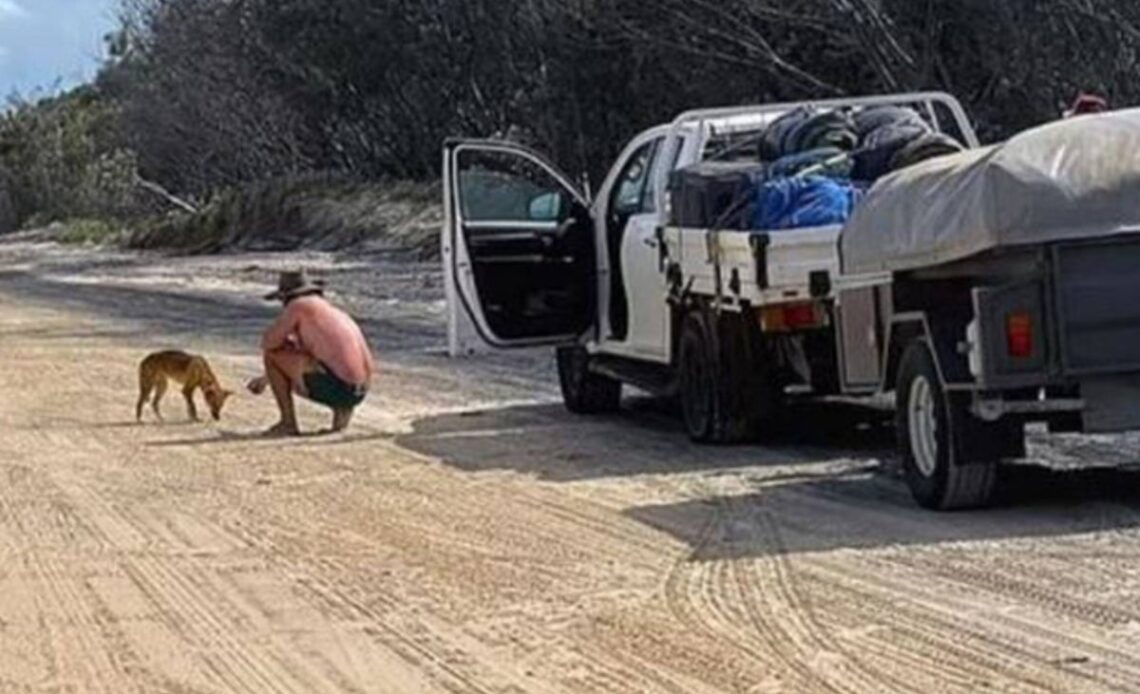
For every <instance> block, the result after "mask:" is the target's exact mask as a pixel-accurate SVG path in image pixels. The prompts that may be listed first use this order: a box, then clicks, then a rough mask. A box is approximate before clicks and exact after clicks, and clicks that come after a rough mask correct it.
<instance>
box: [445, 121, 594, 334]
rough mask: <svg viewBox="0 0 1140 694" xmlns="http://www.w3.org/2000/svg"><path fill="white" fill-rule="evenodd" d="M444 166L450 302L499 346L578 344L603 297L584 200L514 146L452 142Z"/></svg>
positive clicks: (558, 176) (552, 170)
mask: <svg viewBox="0 0 1140 694" xmlns="http://www.w3.org/2000/svg"><path fill="white" fill-rule="evenodd" d="M443 168H444V170H443V181H444V192H443V196H444V206H445V228H444V234H445V238H444V262H445V263H448V264H449V266H448V267H447V268H446V270H447V274H448V275H450V276H451V278H452V280H453V282H454V293H455V294H456V296H454V297H449V299H450V300H453V301H456V302H458V303H459V304H460V305H461V306H460V308H461V309H462V311H464V312H465V313H466V314H467V315H468V316H469V318H470V320H471V322H472V323H473V325H474V327H475V330H476V332H478V334H479V337H480V338H482V340H483V341H484V342H486V343H488V344H489V345H491V346H493V347H532V346H538V345H559V344H569V343H573V342H576V341H577V340H578V339H579V338H580V337H581V336H582V335H583V334H584V333H585V332H587V331H588V330H589V329H590V328H592V327H593V325H594V318H595V312H596V311H595V307H596V301H597V280H596V277H597V255H596V253H595V250H594V248H595V237H594V223H593V220H592V218H591V216H590V209H589V204H588V202H587V201H586V198H585V197H584V196H583V195H581V194H580V193H579V192H578V191H577V190H575V188H574V186H573V184H571V183H570V182H569V180H568V179H567V178H566V177H565V176H563V175H561V174H560V173H559V172H558V171H557V170H556V169H555V168H554V167H553V166H551V165H550V164H549V163H547V162H546V160H545V159H543V158H542V157H541V156H540V155H538V154H536V153H534V152H532V151H530V150H528V149H527V148H525V147H521V146H518V145H512V144H507V143H501V142H487V141H481V140H455V141H449V142H448V143H447V144H446V145H445V147H444V167H443Z"/></svg>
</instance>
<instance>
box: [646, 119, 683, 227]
mask: <svg viewBox="0 0 1140 694" xmlns="http://www.w3.org/2000/svg"><path fill="white" fill-rule="evenodd" d="M654 144H655V145H656V149H655V151H654V153H653V160H652V161H650V164H649V177H648V179H647V180H646V183H645V193H644V194H643V195H642V196H641V212H642V213H643V214H644V213H649V212H656V211H657V186H658V184H659V183H660V181H659V179H658V178H657V177H656V176H654V175H653V171H654V170H655V169H656V168H657V167H656V159H657V158H658V157H660V156H663V152H662V150H663V149H664V145H665V138H664V137H662V138H659V139H657V140H656V142H655V143H654ZM682 144H683V143H682V142H681V141H680V140H678V141H677V146H676V148H675V150H674V152H673V161H672V164H671V166H670V167H669V171H667V172H666V175H668V174H669V173H671V172H672V171H673V169H674V168H676V166H677V161H678V160H679V159H680V157H681V146H682Z"/></svg>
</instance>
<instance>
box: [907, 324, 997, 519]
mask: <svg viewBox="0 0 1140 694" xmlns="http://www.w3.org/2000/svg"><path fill="white" fill-rule="evenodd" d="M896 418H897V420H896V424H897V429H898V446H899V454H900V456H901V457H902V461H903V473H904V475H905V477H906V482H907V485H908V486H909V487H910V491H911V494H913V495H914V498H915V501H917V502H918V504H919V505H920V506H922V507H924V508H928V509H933V510H937V511H950V510H955V509H966V508H977V507H980V506H985V505H987V504H988V503H989V502H990V500H991V498H992V497H993V493H994V488H995V486H996V481H997V465H998V463H997V460H996V459H993V460H986V459H983V460H970V459H969V458H968V457H967V456H962V455H959V454H958V453H957V452H956V451H964V450H966V446H963V445H960V444H961V440H960V439H961V437H962V436H963V433H964V431H963V430H965V429H969V428H970V427H969V426H968V425H969V421H968V418H972V415H970V413H969V412H968V411H967V410H966V408H965V407H963V406H962V405H960V404H955V403H954V402H953V400H952V398H949V397H947V395H946V392H945V390H944V389H943V387H942V382H941V379H940V378H939V376H938V370H937V368H935V365H934V357H933V356H931V354H930V349H929V348H928V347H927V345H926V343H925V342H924V341H916V342H914V343H912V344H911V345H910V346H909V347H908V348H907V350H906V352H905V353H904V355H903V359H902V363H901V364H900V367H899V378H898V411H897V414H896Z"/></svg>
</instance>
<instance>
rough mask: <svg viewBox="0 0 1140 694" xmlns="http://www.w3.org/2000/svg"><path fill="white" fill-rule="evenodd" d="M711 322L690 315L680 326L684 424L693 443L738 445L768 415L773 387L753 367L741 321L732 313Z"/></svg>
mask: <svg viewBox="0 0 1140 694" xmlns="http://www.w3.org/2000/svg"><path fill="white" fill-rule="evenodd" d="M714 320H715V319H712V318H710V317H708V316H706V315H704V314H701V313H693V314H691V315H690V316H689V317H688V318H686V319H685V323H684V325H683V326H682V329H681V344H680V358H679V369H680V386H681V387H680V391H681V393H680V395H681V409H682V412H683V415H684V419H685V427H686V429H687V430H688V432H689V437H690V438H692V439H693V440H694V441H697V442H699V443H722V444H731V443H742V442H745V441H749V440H752V439H755V438H756V436H757V434H758V432H759V430H760V428H761V425H762V423H763V420H764V419H765V418H766V417H768V416H770V415H771V414H772V412H773V410H774V409H775V407H774V404H775V396H774V393H775V388H774V386H773V385H772V384H771V383H770V382H769V380H768V379H766V378H765V372H764V370H763V369H762V368H760V367H758V366H757V360H756V359H755V357H756V356H757V355H755V352H754V349H753V346H754V345H753V342H752V336H751V335H749V334H748V331H747V330H746V327H747V326H746V325H745V324H744V321H743V320H740V319H738V318H736V317H735V316H728V317H724V318H722V319H720V320H717V321H716V322H715V323H714ZM713 325H715V326H716V329H715V330H714V329H713Z"/></svg>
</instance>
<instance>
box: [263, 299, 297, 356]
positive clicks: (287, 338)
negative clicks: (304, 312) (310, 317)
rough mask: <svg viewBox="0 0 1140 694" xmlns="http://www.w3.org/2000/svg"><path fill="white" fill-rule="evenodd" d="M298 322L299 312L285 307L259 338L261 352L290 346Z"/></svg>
mask: <svg viewBox="0 0 1140 694" xmlns="http://www.w3.org/2000/svg"><path fill="white" fill-rule="evenodd" d="M300 322H301V321H300V315H299V312H298V311H297V310H295V309H294V307H293V306H287V307H286V308H285V311H284V312H283V313H282V314H281V316H280V317H279V318H278V319H277V320H276V321H274V322H273V325H271V326H269V329H268V330H266V331H265V334H264V335H263V336H262V337H261V351H263V352H273V351H275V350H279V349H284V348H286V347H290V346H292V345H293V344H294V343H293V338H294V337H295V335H296V332H297V327H298V325H300Z"/></svg>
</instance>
